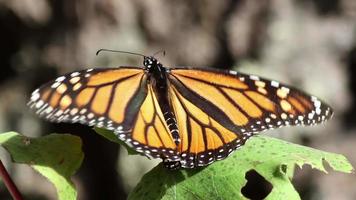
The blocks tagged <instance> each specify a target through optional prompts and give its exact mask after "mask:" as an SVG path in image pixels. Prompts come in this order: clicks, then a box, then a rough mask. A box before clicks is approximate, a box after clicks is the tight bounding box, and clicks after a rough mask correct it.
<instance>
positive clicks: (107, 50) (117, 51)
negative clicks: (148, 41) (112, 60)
mask: <svg viewBox="0 0 356 200" xmlns="http://www.w3.org/2000/svg"><path fill="white" fill-rule="evenodd" d="M102 51H106V52H115V53H126V54H131V55H136V56H142V57H146V56H145V55H143V54H140V53H133V52H129V51H119V50H111V49H99V50H98V51H97V52H96V55H99V53H100V52H102Z"/></svg>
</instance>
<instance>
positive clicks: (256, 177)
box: [241, 170, 273, 199]
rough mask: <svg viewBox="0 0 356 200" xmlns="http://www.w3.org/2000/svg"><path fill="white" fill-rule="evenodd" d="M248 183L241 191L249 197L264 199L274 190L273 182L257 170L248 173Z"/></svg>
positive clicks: (246, 176)
mask: <svg viewBox="0 0 356 200" xmlns="http://www.w3.org/2000/svg"><path fill="white" fill-rule="evenodd" d="M245 178H246V180H247V183H246V185H245V186H244V187H243V188H242V189H241V193H242V194H243V195H244V196H245V197H247V198H249V199H264V198H266V196H267V195H268V194H269V193H270V192H271V191H272V188H273V186H272V184H271V183H270V182H268V181H267V180H266V179H265V178H264V177H263V176H261V175H260V174H259V173H257V172H256V171H255V170H250V171H248V172H247V173H246V175H245Z"/></svg>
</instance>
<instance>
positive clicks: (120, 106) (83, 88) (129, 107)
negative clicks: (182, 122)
mask: <svg viewBox="0 0 356 200" xmlns="http://www.w3.org/2000/svg"><path fill="white" fill-rule="evenodd" d="M146 96H147V89H146V74H145V72H144V70H143V69H141V68H129V67H122V68H111V69H94V70H93V69H89V70H83V71H78V72H73V73H70V74H67V75H64V76H61V77H58V78H57V79H56V80H54V81H51V82H49V83H47V84H45V85H43V86H41V87H40V88H39V89H37V90H35V91H34V92H33V93H32V95H31V100H30V102H29V104H30V105H31V107H33V108H34V109H35V110H36V111H37V113H38V114H40V115H41V116H43V117H44V118H46V119H48V120H50V121H55V122H71V123H75V122H80V123H83V124H87V125H90V126H94V125H95V126H98V127H104V128H107V129H110V130H114V131H115V132H117V133H121V132H126V131H129V130H131V129H132V127H133V124H134V120H135V119H136V116H137V113H138V110H139V108H140V106H141V104H142V102H143V100H144V98H145V97H146Z"/></svg>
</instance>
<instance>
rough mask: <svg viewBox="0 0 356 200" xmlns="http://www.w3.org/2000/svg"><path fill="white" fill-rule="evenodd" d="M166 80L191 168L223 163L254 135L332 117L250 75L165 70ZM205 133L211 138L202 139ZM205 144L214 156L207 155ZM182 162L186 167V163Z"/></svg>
mask: <svg viewBox="0 0 356 200" xmlns="http://www.w3.org/2000/svg"><path fill="white" fill-rule="evenodd" d="M169 80H170V83H171V84H170V91H171V94H172V95H171V98H172V102H173V107H174V110H175V113H176V116H177V118H178V125H179V131H180V135H181V137H182V138H181V140H182V143H181V148H180V151H181V152H184V153H190V154H191V155H193V158H192V159H194V160H197V161H195V163H194V165H205V164H208V163H210V162H211V161H212V160H216V159H219V157H220V158H221V157H226V155H227V154H228V153H230V152H231V150H234V149H236V148H237V147H239V146H241V145H243V144H244V142H245V141H246V139H248V138H249V137H250V136H251V135H253V134H255V133H258V132H261V131H264V130H267V129H272V128H276V127H281V126H287V125H314V124H317V123H320V122H323V121H325V120H327V119H329V118H330V117H331V115H332V110H331V108H330V107H329V106H327V105H326V104H324V103H322V102H321V101H320V100H319V99H318V98H316V97H314V96H310V95H307V94H306V93H304V92H301V91H300V90H297V89H295V88H291V87H288V86H286V85H284V84H281V83H279V82H276V81H270V80H267V79H263V78H260V77H257V76H253V75H245V74H241V73H237V72H234V71H228V72H222V71H217V70H207V69H198V68H195V69H194V68H175V69H171V70H170V75H169ZM217 127H222V128H220V129H219V128H217ZM209 129H211V130H212V131H213V132H214V133H215V134H213V136H208V135H209V134H208V131H206V130H209ZM209 131H210V130H209ZM217 136H218V137H217ZM225 136H226V137H227V138H229V139H230V140H226V138H225ZM195 138H199V141H198V142H196V141H194V140H195ZM211 138H212V139H211ZM210 140H211V141H213V142H214V148H210V149H214V151H210V149H209V141H210ZM194 144H198V145H197V147H194ZM192 146H193V147H192ZM196 149H198V150H196ZM208 152H210V155H209V153H208ZM207 153H208V156H207V155H206V154H207ZM219 153H220V154H219ZM184 155H185V154H184ZM201 155H202V158H201V157H200V156H201ZM206 158H207V160H206ZM209 159H210V160H209ZM185 162H188V164H187V166H188V167H189V166H190V165H191V162H189V159H185ZM199 162H200V163H199Z"/></svg>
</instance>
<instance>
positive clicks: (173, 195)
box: [129, 135, 353, 200]
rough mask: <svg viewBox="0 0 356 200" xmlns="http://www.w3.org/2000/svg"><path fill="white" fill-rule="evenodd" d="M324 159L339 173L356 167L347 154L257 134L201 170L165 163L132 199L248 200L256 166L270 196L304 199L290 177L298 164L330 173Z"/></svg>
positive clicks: (142, 182) (131, 196) (130, 196)
mask: <svg viewBox="0 0 356 200" xmlns="http://www.w3.org/2000/svg"><path fill="white" fill-rule="evenodd" d="M323 161H326V162H327V163H329V165H330V167H331V168H332V169H333V170H335V171H339V172H344V173H351V172H353V167H352V166H351V164H350V163H349V162H348V161H347V159H346V158H345V157H344V156H343V155H338V154H334V153H328V152H324V151H320V150H316V149H312V148H309V147H305V146H301V145H297V144H292V143H289V142H285V141H282V140H279V139H275V138H271V137H267V136H262V135H259V136H254V137H253V138H251V139H250V140H249V141H247V143H246V144H245V145H244V146H243V147H242V148H241V149H240V150H238V151H236V152H235V153H234V154H233V155H231V156H230V157H228V158H227V159H225V160H223V161H219V162H215V163H214V164H211V165H209V166H207V167H203V168H198V169H193V170H189V169H181V170H177V171H170V170H167V169H165V168H164V167H163V166H162V165H161V164H160V165H158V166H157V167H155V168H154V169H152V170H151V171H150V172H148V173H147V174H146V175H145V176H144V177H143V178H142V180H141V182H140V183H139V184H138V185H137V186H136V188H135V189H134V190H133V191H132V192H131V193H130V195H129V199H131V200H134V199H207V200H209V199H214V200H215V199H246V197H244V196H243V195H242V193H241V189H242V187H244V186H245V184H246V179H245V174H246V172H248V171H250V170H252V169H254V170H255V171H257V172H258V173H259V174H260V175H262V176H263V177H264V178H265V179H266V180H267V181H268V182H270V183H271V184H272V186H273V188H272V191H271V193H270V194H269V195H268V196H267V197H266V199H300V197H299V194H298V193H297V191H296V190H295V189H294V187H293V185H292V183H291V181H290V179H291V178H292V176H293V172H294V168H295V165H297V166H299V167H301V166H303V165H304V164H308V165H311V167H312V168H315V169H318V170H320V171H323V172H326V169H325V168H324V165H323Z"/></svg>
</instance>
